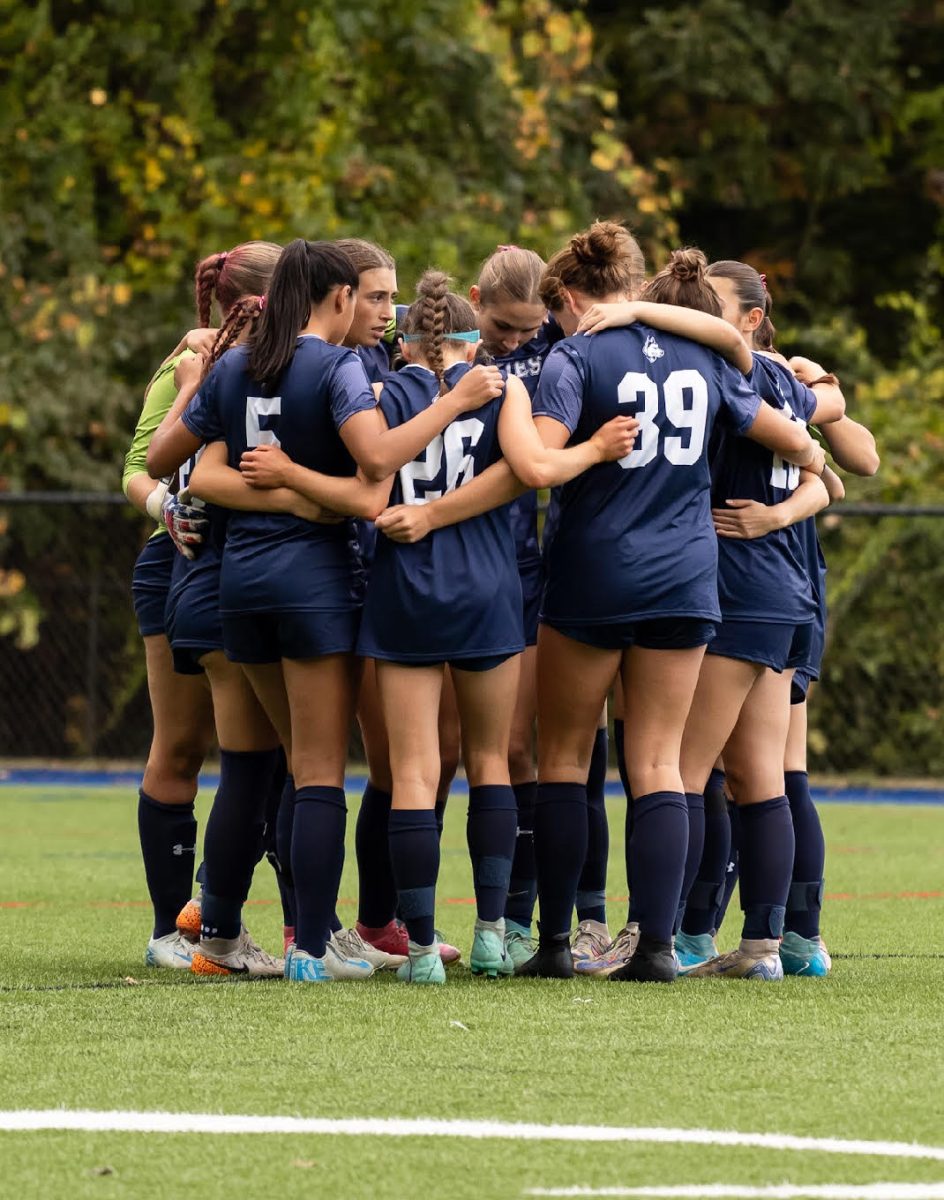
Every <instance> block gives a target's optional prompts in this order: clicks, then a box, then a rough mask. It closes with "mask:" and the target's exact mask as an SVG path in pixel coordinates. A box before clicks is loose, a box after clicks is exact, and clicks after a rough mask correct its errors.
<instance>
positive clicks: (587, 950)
mask: <svg viewBox="0 0 944 1200" xmlns="http://www.w3.org/2000/svg"><path fill="white" fill-rule="evenodd" d="M612 943H613V939H612V938H611V937H610V931H609V930H608V929H607V927H606V926H605V925H604V924H603V923H602V921H581V922H580V924H579V925H578V926H577V933H576V935H575V937H574V944H573V946H571V949H570V952H571V954H572V955H573V958H574V967H575V968H576V967H577V964H578V963H588V962H596V960H597V959H598V958H600V957H601V956H602V955H603V954H605V953H606V951H607V950H609V948H610V946H611V945H612Z"/></svg>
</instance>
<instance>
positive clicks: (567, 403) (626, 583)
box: [534, 324, 761, 625]
mask: <svg viewBox="0 0 944 1200" xmlns="http://www.w3.org/2000/svg"><path fill="white" fill-rule="evenodd" d="M562 356H563V357H562ZM760 404H761V400H760V398H759V397H758V396H757V395H755V394H754V392H752V391H751V389H750V388H749V387H748V385H747V383H746V381H745V380H744V377H743V376H742V375H740V374H739V373H738V372H737V371H735V370H734V369H733V368H732V367H730V366H729V365H728V364H727V363H726V362H725V361H724V360H723V359H722V358H721V357H720V356H719V355H717V354H715V353H714V352H713V351H711V350H709V349H707V348H706V347H704V346H701V345H699V344H698V343H696V342H691V341H689V340H688V339H686V338H681V337H676V336H673V335H670V334H667V333H663V332H661V331H659V332H657V331H656V330H653V329H650V328H649V327H648V326H645V325H640V324H635V325H631V326H628V327H626V328H621V329H611V330H607V331H605V332H604V333H600V334H594V335H593V336H592V337H586V336H578V337H572V338H567V339H566V340H565V341H563V342H561V343H560V344H559V345H558V346H557V347H556V348H555V349H554V350H552V351H551V354H550V355H549V356H548V360H547V363H546V364H545V367H544V373H543V374H542V376H541V382H540V383H539V384H538V391H537V395H536V397H535V401H534V415H535V416H536V417H537V416H547V417H553V418H554V419H555V420H557V421H560V422H561V423H562V424H563V425H565V426H566V427H567V429H569V430H570V432H571V435H572V437H571V444H574V443H579V442H583V441H586V440H587V439H588V438H589V437H591V436H592V434H593V433H594V432H595V431H596V430H597V429H599V428H600V426H601V425H604V424H605V423H606V422H607V421H609V420H610V419H611V418H612V417H616V416H631V417H635V418H636V419H637V420H638V421H639V430H638V433H637V435H636V443H635V445H634V447H633V449H632V450H631V451H630V453H629V454H627V455H626V456H625V457H624V458H622V459H620V460H619V461H618V462H612V463H600V464H598V465H597V466H594V467H591V468H590V470H589V471H585V472H584V473H583V474H582V475H578V476H577V478H576V479H573V480H571V482H570V483H567V484H565V485H564V486H563V487H562V488H560V490H559V497H560V519H559V524H558V528H557V531H556V533H555V535H554V538H553V541H552V543H551V546H550V550H549V553H548V559H547V571H548V577H547V585H546V591H545V596H544V615H545V616H546V617H547V618H548V619H550V620H557V621H567V622H570V623H573V624H588V625H590V624H602V623H606V622H612V621H645V620H656V619H660V618H663V617H691V618H697V619H700V620H708V621H718V620H719V619H720V616H721V612H720V608H719V605H718V585H717V570H718V544H717V537H716V535H715V531H714V526H713V525H712V521H711V477H710V472H709V467H708V439H709V437H710V435H711V431H712V428H713V426H714V423H715V421H716V420H718V421H719V422H720V423H721V424H723V425H724V426H725V427H726V428H728V429H730V430H731V431H732V432H734V433H743V432H745V431H746V430H748V429H749V428H750V426H751V425H752V424H753V422H754V418H755V417H756V415H757V411H758V409H759V407H760Z"/></svg>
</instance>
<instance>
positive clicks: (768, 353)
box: [123, 222, 879, 984]
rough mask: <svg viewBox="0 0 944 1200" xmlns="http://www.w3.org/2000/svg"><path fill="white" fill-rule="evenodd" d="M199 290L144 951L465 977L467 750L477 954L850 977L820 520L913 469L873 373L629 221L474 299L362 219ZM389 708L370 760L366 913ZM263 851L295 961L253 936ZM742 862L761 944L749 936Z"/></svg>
mask: <svg viewBox="0 0 944 1200" xmlns="http://www.w3.org/2000/svg"><path fill="white" fill-rule="evenodd" d="M196 297H197V317H198V323H199V326H200V328H199V329H196V330H192V331H191V332H190V333H189V334H187V335H186V336H185V337H184V338H183V339H182V340H181V342H180V344H179V345H178V346H177V347H176V349H175V350H174V351H173V353H172V354H171V355H170V356H169V358H168V359H167V360H166V361H165V362H164V363H163V364H162V366H161V367H160V368H159V369H158V370H157V372H156V373H155V375H154V376H153V378H152V379H151V382H150V384H149V386H148V390H147V392H146V395H145V402H144V408H143V411H142V414H141V418H140V420H139V422H138V426H137V429H136V432H135V436H134V440H133V442H132V445H131V448H130V450H129V453H128V456H127V459H126V463H125V473H124V480H123V483H124V488H125V492H126V494H127V496H128V498H129V500H130V501H131V502H132V503H133V504H134V505H135V506H136V507H138V508H139V509H141V511H143V512H147V513H148V514H149V515H150V516H151V517H152V518H154V519H155V520H156V521H157V522H158V528H157V530H156V531H155V533H154V535H153V536H152V537H151V539H150V540H149V541H148V543H147V544H146V546H145V547H144V549H143V550H142V552H141V554H140V556H139V558H138V561H137V564H136V566H135V572H134V578H133V583H132V590H133V595H134V602H135V610H136V614H137V618H138V625H139V629H140V632H141V634H142V636H143V639H144V643H145V649H146V659H147V668H148V684H149V691H150V697H151V706H152V710H153V714H154V737H153V742H152V747H151V752H150V755H149V758H148V763H147V767H146V770H145V774H144V779H143V781H142V786H141V790H140V797H139V805H138V825H139V832H140V839H141V849H142V854H143V858H144V866H145V873H146V877H147V883H148V889H149V892H150V896H151V900H152V903H153V907H154V929H153V934H152V936H151V938H150V940H149V942H148V947H147V962H148V963H149V964H150V965H152V966H158V967H168V968H184V969H189V970H191V971H193V972H194V973H196V974H205V975H230V974H232V975H251V976H282V975H284V977H285V978H286V979H287V980H289V981H293V982H330V981H340V980H357V979H365V978H367V977H369V976H370V975H371V974H373V972H374V971H376V970H379V969H396V970H397V974H398V977H399V978H400V979H401V980H403V981H405V982H409V983H414V984H420V983H422V984H441V983H444V982H445V981H446V972H445V965H446V964H448V963H450V962H454V961H456V960H458V959H459V958H460V957H461V954H460V951H459V950H458V949H457V948H456V947H453V946H450V945H448V944H446V943H445V942H444V941H443V940H442V938H441V937H440V935H439V933H438V931H437V929H436V920H435V917H436V884H437V877H438V873H439V864H440V838H441V834H442V828H443V814H444V810H445V806H446V800H447V797H448V795H449V791H450V786H451V784H452V782H453V779H454V777H455V774H456V771H457V768H458V765H459V762H460V759H461V762H462V764H463V767H464V771H465V775H466V778H467V780H468V818H467V839H468V848H469V855H470V859H471V866H472V878H473V884H474V891H475V907H476V917H475V924H474V929H473V931H472V945H471V951H470V953H469V965H470V968H471V971H472V972H473V974H475V975H483V976H486V977H491V978H495V977H499V976H506V975H512V974H515V975H522V976H534V977H542V978H567V977H570V976H572V975H573V974H574V973H575V972H576V973H580V974H587V975H599V976H601V977H603V978H608V979H609V980H613V981H637V982H672V981H673V980H675V979H676V978H677V977H678V976H680V975H681V976H690V977H699V976H725V977H731V978H749V979H760V980H778V979H781V978H783V976H784V974H794V975H808V976H822V975H825V974H827V973H828V972H829V970H830V966H831V963H830V958H829V954H828V952H827V950H826V947H825V945H824V943H823V940H822V937H821V935H820V912H821V908H822V900H823V876H824V860H825V846H824V841H823V834H822V830H821V827H820V822H819V818H818V815H817V812H816V808H815V806H814V804H813V801H812V799H811V796H810V788H809V780H808V776H807V773H806V697H807V692H808V689H809V687H810V685H811V683H812V682H813V681H814V680H816V679H817V678H818V674H819V669H820V660H821V658H822V655H823V649H824V639H825V563H824V561H823V558H822V554H821V551H820V548H819V543H818V541H817V536H816V527H815V514H816V513H817V512H819V511H820V510H822V509H823V508H825V507H826V506H827V505H828V504H829V503H830V501H831V500H838V499H841V498H842V484H841V482H840V481H839V479H838V477H837V476H836V475H835V474H834V473H833V472H832V470H831V469H830V467H829V466H828V465H827V455H826V451H827V450H828V453H829V455H830V457H831V459H832V461H833V462H834V463H835V464H837V465H838V466H840V467H841V468H843V469H844V470H847V471H850V472H853V473H857V474H873V473H874V472H875V471H876V470H877V469H878V465H879V461H878V456H877V453H876V448H875V442H874V439H873V438H872V435H871V434H870V433H869V431H868V430H867V429H866V428H865V427H864V426H862V425H860V424H858V423H857V422H855V421H853V420H851V419H850V418H849V417H848V416H846V413H845V401H844V398H843V394H842V390H841V388H840V384H839V381H838V380H837V378H836V377H835V376H834V375H832V374H830V373H828V371H826V370H825V369H824V368H823V367H822V366H820V365H818V364H817V363H815V362H812V361H811V360H809V359H805V358H793V359H791V360H790V361H789V362H788V361H787V360H786V359H784V358H783V357H782V356H781V355H780V354H778V353H777V352H776V350H775V349H774V341H773V339H774V328H773V325H772V324H771V321H770V311H771V298H770V295H769V293H768V291H767V287H766V281H765V279H764V277H763V276H762V275H759V274H758V273H757V272H756V271H755V270H754V269H753V268H752V267H750V266H749V265H747V264H745V263H742V262H736V261H729V260H726V261H721V262H715V263H711V264H709V263H708V262H707V260H706V259H705V257H704V255H703V254H701V252H700V251H697V250H693V249H686V250H678V251H676V252H675V253H674V254H673V255H672V256H671V258H670V260H669V263H668V265H667V266H666V267H665V268H664V269H663V270H661V271H659V272H658V273H657V274H655V275H654V276H652V277H651V278H649V279H647V277H646V269H645V263H644V261H643V256H642V253H641V251H640V249H639V246H638V245H637V243H636V241H635V240H634V238H633V237H632V236H631V234H630V233H629V231H628V230H627V229H626V228H625V227H623V226H621V225H617V224H614V223H611V222H596V223H595V224H594V225H592V226H591V227H590V228H589V229H588V230H585V231H583V232H581V233H579V234H576V235H575V236H574V237H572V238H571V239H570V241H569V242H568V243H567V245H566V246H564V247H563V248H562V249H560V250H558V251H557V252H556V253H555V254H553V255H552V256H551V257H550V259H549V260H548V261H547V262H544V261H543V260H542V259H541V258H540V257H539V256H538V255H537V254H535V253H534V252H532V251H530V250H524V249H521V248H519V247H516V246H500V247H498V249H497V250H496V251H495V252H494V253H493V254H492V255H491V256H490V257H489V258H488V259H487V260H486V261H485V262H484V263H483V264H482V267H481V270H480V273H479V278H478V282H477V284H476V285H475V286H474V287H472V288H471V289H470V292H469V296H468V298H466V297H465V296H462V295H459V294H457V293H455V292H453V291H451V290H450V281H449V279H448V278H447V277H446V276H445V275H444V274H443V273H441V272H439V271H435V270H429V271H427V272H426V274H425V275H424V276H423V277H422V279H421V280H420V281H419V284H418V285H417V289H416V295H415V298H414V300H413V302H412V303H411V304H410V305H409V306H404V305H398V304H396V297H397V280H396V264H395V262H394V260H393V258H392V257H391V256H390V255H389V254H388V253H387V252H386V251H385V250H383V249H382V248H381V247H379V246H376V245H374V244H372V243H370V242H366V241H362V240H360V239H345V240H341V241H336V242H308V241H305V240H301V239H299V240H297V241H294V242H292V243H291V244H290V245H288V246H287V247H285V248H284V249H283V248H281V247H279V246H276V245H273V244H270V243H265V242H250V243H245V244H243V245H240V246H237V247H235V248H234V249H233V250H231V251H228V252H226V253H221V254H215V255H212V256H210V257H209V258H207V259H204V260H203V261H202V262H201V263H200V264H198V267H197V271H196ZM214 305H215V306H216V308H217V310H218V312H219V317H220V320H219V323H218V326H215V327H213V326H212V322H213V309H214ZM809 426H815V427H816V429H817V430H819V431H820V433H821V435H822V439H823V443H825V449H824V445H823V444H822V443H821V442H820V441H819V440H818V439H816V438H813V437H812V436H811V435H810V432H809V428H808V427H809ZM544 489H549V490H550V500H549V503H548V505H547V509H546V515H545V517H544V520H543V526H542V523H541V522H540V521H539V509H538V500H537V493H538V491H540V490H544ZM610 716H612V718H613V729H614V736H615V742H616V745H615V751H616V758H617V762H618V764H619V769H620V778H621V781H622V784H623V788H624V789H625V792H626V796H627V817H626V876H627V885H628V892H629V907H628V912H627V917H626V923H625V925H624V926H623V928H622V929H621V930H620V931H619V932H618V933H617V934H616V935H615V936H611V934H610V931H609V929H608V926H607V914H606V879H607V868H608V858H609V854H608V850H609V845H608V843H609V835H608V823H607V813H606V807H605V804H604V789H605V781H606V771H607V759H608V732H607V731H608V727H609V718H610ZM355 720H356V721H357V723H358V725H359V727H360V732H361V737H362V741H363V746H364V751H365V754H366V758H367V767H368V782H367V786H366V788H365V790H364V794H363V798H362V800H361V804H360V809H359V812H358V816H357V825H356V837H355V847H356V857H357V868H358V916H357V921H356V924H355V925H354V926H353V927H352V928H350V929H345V928H344V927H343V925H342V922H341V921H340V920H339V918H338V916H337V904H338V889H339V886H340V881H341V872H342V867H343V863H344V839H345V831H346V822H347V807H346V800H345V791H344V774H345V767H346V764H347V760H348V748H349V741H350V735H351V731H352V727H353V724H354V721H355ZM214 737H215V739H216V741H217V742H218V745H219V754H220V783H219V788H218V790H217V792H216V795H215V798H214V801H213V805H212V809H211V812H210V815H209V818H208V820H207V823H206V828H205V830H204V835H203V854H202V865H201V866H200V868H199V870H198V871H197V872H196V878H197V881H198V883H199V891H198V894H197V896H196V897H195V898H193V889H194V865H195V860H196V858H197V853H196V848H197V844H198V831H197V823H196V820H195V818H194V803H193V802H194V798H195V795H196V790H197V775H198V772H199V770H200V767H201V765H202V763H203V761H204V758H205V756H206V755H207V753H208V752H209V749H210V747H211V745H212V743H213V740H214ZM452 803H457V801H456V800H453V801H452ZM263 857H268V859H269V861H270V863H271V864H272V866H273V868H274V871H275V875H276V879H277V882H278V887H279V892H280V896H281V903H282V909H283V924H284V946H283V952H284V957H275V956H273V955H270V954H269V953H267V952H266V951H265V950H264V949H262V948H261V947H260V946H259V945H257V944H256V942H255V941H254V940H253V939H252V937H251V936H250V934H249V932H248V930H247V929H246V927H245V926H244V925H243V923H242V910H243V906H244V904H245V902H246V900H247V897H248V895H249V890H250V887H251V883H252V878H253V873H254V871H255V869H256V867H257V864H258V863H259V862H260V861H261V859H262V858H263ZM735 884H737V886H738V887H739V892H740V904H741V908H742V910H743V926H742V934H741V941H740V944H739V946H738V947H737V949H735V950H733V951H731V952H730V953H726V954H719V952H718V949H717V945H716V941H715V937H716V934H717V931H718V929H719V927H720V926H721V923H722V920H723V919H724V915H725V911H726V909H727V906H728V901H729V899H730V897H731V894H732V891H733V888H734V886H735ZM536 908H537V909H538V912H539V917H540V919H539V920H538V921H537V936H536V937H534V936H533V929H534V917H535V909H536ZM575 913H576V922H577V924H576V934H575V936H573V938H572V927H573V925H574V916H575Z"/></svg>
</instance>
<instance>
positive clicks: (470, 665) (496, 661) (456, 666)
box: [376, 650, 521, 672]
mask: <svg viewBox="0 0 944 1200" xmlns="http://www.w3.org/2000/svg"><path fill="white" fill-rule="evenodd" d="M520 653H521V651H520V650H509V651H508V653H507V654H480V655H479V656H478V657H477V658H475V657H473V658H449V659H446V664H445V665H446V666H447V667H451V668H452V670H454V671H475V672H480V671H494V670H495V668H496V667H500V666H501V665H502V663H503V662H507V661H508V659H509V658H514V656H515V655H516V654H520ZM376 661H378V662H389V663H393V664H395V665H396V666H398V667H434V666H437V665H438V663H437V662H415V661H414V662H406V661H403V660H400V659H396V658H389V659H388V658H381V659H377V660H376ZM440 661H441V660H440Z"/></svg>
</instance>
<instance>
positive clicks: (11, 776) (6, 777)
mask: <svg viewBox="0 0 944 1200" xmlns="http://www.w3.org/2000/svg"><path fill="white" fill-rule="evenodd" d="M219 781H220V777H219V775H218V774H215V773H212V772H207V773H206V774H203V775H201V776H200V786H201V788H202V789H204V790H206V789H212V788H215V787H216V785H217V784H218V783H219ZM366 782H367V776H366V775H361V774H354V775H348V777H347V779H346V785H347V790H348V791H351V792H357V791H361V790H362V789H363V787H364V785H365V784H366ZM140 783H141V775H140V773H139V772H136V771H101V770H97V771H96V770H87V769H82V768H78V767H75V768H69V767H59V768H46V767H24V768H19V767H0V786H2V785H4V784H6V785H8V786H16V787H84V788H98V787H119V788H127V789H129V790H132V791H135V790H137V788H138V787H139V786H140ZM452 790H453V791H454V792H457V793H459V794H460V795H462V794H465V793H466V792H468V790H469V786H468V784H467V783H466V781H465V779H463V778H461V777H459V778H457V779H456V781H455V782H454V783H453V785H452ZM606 794H607V795H608V796H622V794H623V789H622V787H621V785H620V782H619V780H618V779H610V780H607V784H606ZM813 797H814V799H815V800H816V801H817V803H820V804H907V805H942V806H944V788H883V787H874V788H872V787H845V788H818V787H814V788H813Z"/></svg>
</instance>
